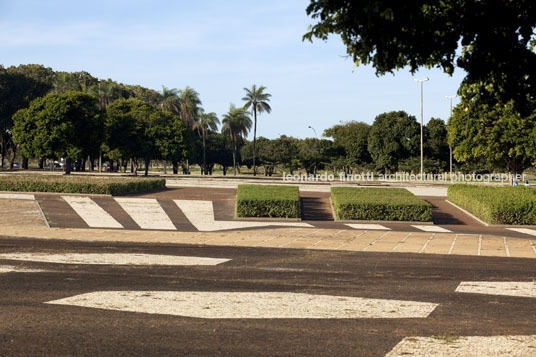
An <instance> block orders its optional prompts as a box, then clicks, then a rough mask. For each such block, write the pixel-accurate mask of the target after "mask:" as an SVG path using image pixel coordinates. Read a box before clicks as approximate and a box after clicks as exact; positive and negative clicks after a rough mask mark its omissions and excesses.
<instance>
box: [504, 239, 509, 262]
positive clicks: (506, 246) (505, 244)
mask: <svg viewBox="0 0 536 357" xmlns="http://www.w3.org/2000/svg"><path fill="white" fill-rule="evenodd" d="M503 239H504V251H505V252H506V256H507V257H509V256H510V248H509V247H508V242H507V241H506V237H503Z"/></svg>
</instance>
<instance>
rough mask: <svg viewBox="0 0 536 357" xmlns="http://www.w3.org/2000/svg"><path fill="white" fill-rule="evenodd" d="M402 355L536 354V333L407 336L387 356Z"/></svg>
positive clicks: (511, 356)
mask: <svg viewBox="0 0 536 357" xmlns="http://www.w3.org/2000/svg"><path fill="white" fill-rule="evenodd" d="M402 356H404V357H407V356H413V357H439V356H441V357H446V356H448V357H469V356H474V357H479V356H493V357H521V356H523V357H529V356H536V336H489V337H480V336H464V337H455V336H443V337H406V338H404V339H403V340H402V341H401V342H400V343H398V344H397V345H396V346H395V348H393V349H392V350H391V351H390V352H389V353H388V354H387V355H385V357H402Z"/></svg>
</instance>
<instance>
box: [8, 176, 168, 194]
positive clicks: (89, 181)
mask: <svg viewBox="0 0 536 357" xmlns="http://www.w3.org/2000/svg"><path fill="white" fill-rule="evenodd" d="M165 187H166V180H165V179H146V178H97V177H89V176H56V175H54V176H52V175H51V176H44V175H36V176H30V175H11V176H0V191H19V192H21V191H22V192H61V193H87V194H107V195H122V194H127V193H134V192H144V191H152V190H157V189H163V188H165Z"/></svg>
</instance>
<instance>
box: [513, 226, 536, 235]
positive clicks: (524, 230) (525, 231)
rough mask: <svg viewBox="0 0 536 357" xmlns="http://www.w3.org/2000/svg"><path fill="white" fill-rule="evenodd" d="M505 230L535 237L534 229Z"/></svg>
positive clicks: (535, 231)
mask: <svg viewBox="0 0 536 357" xmlns="http://www.w3.org/2000/svg"><path fill="white" fill-rule="evenodd" d="M506 229H508V230H511V231H514V232H519V233H524V234H529V235H531V236H536V230H534V229H529V228H506Z"/></svg>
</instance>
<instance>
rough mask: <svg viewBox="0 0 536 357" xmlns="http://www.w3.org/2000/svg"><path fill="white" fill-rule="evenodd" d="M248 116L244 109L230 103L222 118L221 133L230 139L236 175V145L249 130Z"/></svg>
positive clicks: (249, 121) (237, 152) (249, 120)
mask: <svg viewBox="0 0 536 357" xmlns="http://www.w3.org/2000/svg"><path fill="white" fill-rule="evenodd" d="M249 116H250V114H249V112H247V111H246V110H245V109H244V108H237V107H235V106H234V104H232V103H231V105H230V107H229V112H228V113H227V114H225V115H224V116H223V121H222V124H223V125H222V127H221V132H222V134H223V135H225V136H227V137H229V138H230V139H231V142H232V145H233V168H234V174H235V175H236V165H237V162H238V154H239V151H238V144H239V143H240V140H241V139H242V138H243V137H244V136H246V135H248V133H249V130H250V129H251V119H250V117H249Z"/></svg>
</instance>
